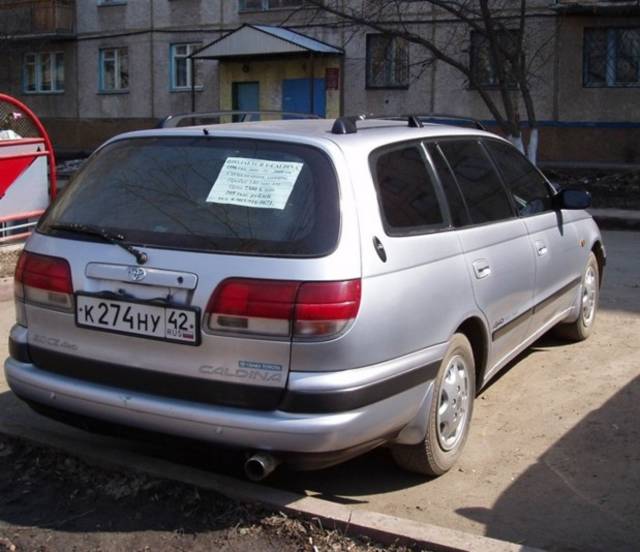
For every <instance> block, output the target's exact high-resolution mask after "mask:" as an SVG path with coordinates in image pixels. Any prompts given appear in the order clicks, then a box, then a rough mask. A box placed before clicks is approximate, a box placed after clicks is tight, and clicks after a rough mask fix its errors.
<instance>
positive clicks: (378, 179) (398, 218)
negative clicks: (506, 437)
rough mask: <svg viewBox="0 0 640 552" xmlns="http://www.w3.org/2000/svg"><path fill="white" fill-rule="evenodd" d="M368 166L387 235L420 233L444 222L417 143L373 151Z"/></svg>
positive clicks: (431, 181)
mask: <svg viewBox="0 0 640 552" xmlns="http://www.w3.org/2000/svg"><path fill="white" fill-rule="evenodd" d="M371 166H372V172H373V176H374V180H375V183H376V187H377V190H378V201H379V203H380V208H381V210H382V215H383V219H384V223H385V229H386V231H387V233H388V234H389V235H392V236H393V235H406V234H410V233H419V232H420V231H422V230H425V231H426V230H428V229H430V228H434V227H440V226H442V225H444V217H443V216H442V210H441V208H440V201H439V199H438V196H437V195H436V188H435V186H434V183H433V180H432V178H431V175H430V174H429V172H428V171H427V167H426V165H425V163H424V159H423V157H422V155H421V153H420V146H417V145H410V146H404V147H401V148H398V149H393V150H383V151H378V152H374V153H373V154H372V156H371Z"/></svg>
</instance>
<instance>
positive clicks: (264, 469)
mask: <svg viewBox="0 0 640 552" xmlns="http://www.w3.org/2000/svg"><path fill="white" fill-rule="evenodd" d="M279 464H280V460H278V459H277V458H275V457H274V456H271V454H269V453H268V452H256V453H255V454H253V455H251V456H250V457H249V458H248V459H247V461H246V462H245V463H244V473H245V475H246V476H247V477H248V478H249V479H251V481H262V480H263V479H264V478H265V477H267V476H268V475H269V474H270V473H271V472H273V470H275V469H276V468H277V467H278V465H279Z"/></svg>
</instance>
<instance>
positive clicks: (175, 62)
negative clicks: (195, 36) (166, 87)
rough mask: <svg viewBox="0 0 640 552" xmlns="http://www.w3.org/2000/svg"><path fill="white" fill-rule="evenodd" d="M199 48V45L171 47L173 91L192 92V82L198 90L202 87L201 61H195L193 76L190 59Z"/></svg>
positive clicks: (173, 45)
mask: <svg viewBox="0 0 640 552" xmlns="http://www.w3.org/2000/svg"><path fill="white" fill-rule="evenodd" d="M198 48H200V44H199V43H191V44H172V45H171V83H170V86H171V90H190V89H191V83H192V81H193V84H194V86H195V87H196V88H201V87H202V75H201V72H200V70H201V65H200V61H198V60H194V63H193V65H194V69H195V75H192V74H191V60H190V59H189V56H190V55H191V54H192V53H193V52H195V51H196V50H197V49H198ZM194 77H195V79H194Z"/></svg>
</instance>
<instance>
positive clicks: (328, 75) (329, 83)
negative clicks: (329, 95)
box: [324, 67, 340, 90]
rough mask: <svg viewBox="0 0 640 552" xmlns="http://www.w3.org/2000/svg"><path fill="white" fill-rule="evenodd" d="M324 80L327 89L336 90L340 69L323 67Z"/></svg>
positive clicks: (338, 84)
mask: <svg viewBox="0 0 640 552" xmlns="http://www.w3.org/2000/svg"><path fill="white" fill-rule="evenodd" d="M324 81H325V87H326V89H327V90H338V88H340V69H338V68H337V67H327V69H325V74H324Z"/></svg>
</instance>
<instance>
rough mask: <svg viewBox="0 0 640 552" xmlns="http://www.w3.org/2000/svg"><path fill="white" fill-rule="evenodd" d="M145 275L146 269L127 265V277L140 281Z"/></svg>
mask: <svg viewBox="0 0 640 552" xmlns="http://www.w3.org/2000/svg"><path fill="white" fill-rule="evenodd" d="M146 277H147V271H146V270H145V269H144V268H140V267H139V266H130V267H129V278H130V279H131V280H133V281H134V282H140V281H141V280H144V279H145V278H146Z"/></svg>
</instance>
